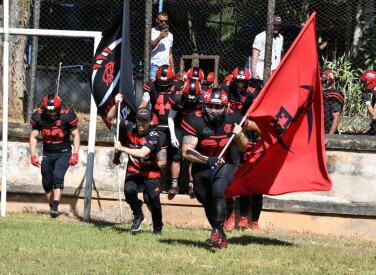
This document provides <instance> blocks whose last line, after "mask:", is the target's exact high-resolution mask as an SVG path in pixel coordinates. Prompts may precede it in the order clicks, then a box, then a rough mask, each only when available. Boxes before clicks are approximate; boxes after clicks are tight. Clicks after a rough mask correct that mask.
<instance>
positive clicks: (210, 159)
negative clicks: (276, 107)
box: [182, 88, 255, 249]
mask: <svg viewBox="0 0 376 275" xmlns="http://www.w3.org/2000/svg"><path fill="white" fill-rule="evenodd" d="M241 120H242V116H241V114H240V113H239V112H237V111H234V110H232V109H230V108H228V96H227V93H226V92H225V91H224V90H221V89H218V88H213V89H209V90H208V91H206V92H205V93H204V94H203V102H202V109H201V111H195V112H192V113H191V114H189V115H188V116H187V117H185V118H184V120H183V122H182V128H183V130H184V131H185V134H184V138H183V148H182V150H183V156H184V158H185V159H187V160H189V161H191V162H193V165H192V176H193V180H194V187H193V188H194V193H195V196H196V198H197V200H198V201H199V202H200V203H201V204H202V205H203V206H204V210H205V214H206V217H207V219H208V221H209V223H210V225H211V227H212V232H211V236H210V239H209V242H208V245H209V246H211V247H216V248H220V249H226V248H227V237H226V233H225V232H224V230H223V223H224V219H225V215H226V201H225V197H224V194H225V190H226V188H227V187H228V186H229V185H230V183H231V181H232V178H233V175H234V173H235V170H236V165H235V164H234V163H233V161H232V159H231V157H229V156H230V155H231V153H229V152H228V151H225V152H224V154H223V156H222V154H221V152H222V150H223V149H224V148H225V146H226V144H227V143H228V142H229V140H230V138H231V136H232V135H233V134H234V135H235V139H234V142H235V145H236V148H237V150H239V151H245V150H246V148H247V144H248V139H247V138H246V137H245V135H244V133H243V130H242V127H240V123H241ZM245 125H246V126H247V127H250V126H255V124H254V123H253V125H252V124H251V123H250V124H248V123H246V124H245ZM228 148H230V147H228Z"/></svg>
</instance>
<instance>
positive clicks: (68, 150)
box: [30, 94, 80, 218]
mask: <svg viewBox="0 0 376 275" xmlns="http://www.w3.org/2000/svg"><path fill="white" fill-rule="evenodd" d="M30 124H31V126H32V128H31V134H30V154H31V163H32V164H33V165H34V166H36V167H41V173H42V185H43V189H44V192H45V195H46V197H47V200H48V203H49V205H50V216H51V217H52V218H56V217H57V216H58V215H59V210H58V207H59V203H60V198H61V196H62V194H63V189H64V177H65V174H66V172H67V170H68V167H69V165H76V164H77V163H78V151H79V148H80V132H79V131H78V127H77V125H78V118H77V116H76V114H75V113H74V112H73V111H71V110H68V109H62V107H61V100H60V98H59V96H58V95H55V94H49V95H47V96H45V97H44V98H43V104H42V108H41V109H39V110H38V111H36V112H35V113H33V115H32V116H31V118H30ZM39 133H42V138H43V159H42V163H40V161H39V159H38V157H37V152H36V149H37V142H38V136H39ZM70 136H72V137H73V146H74V150H73V154H72V145H71V142H70V141H69V137H70Z"/></svg>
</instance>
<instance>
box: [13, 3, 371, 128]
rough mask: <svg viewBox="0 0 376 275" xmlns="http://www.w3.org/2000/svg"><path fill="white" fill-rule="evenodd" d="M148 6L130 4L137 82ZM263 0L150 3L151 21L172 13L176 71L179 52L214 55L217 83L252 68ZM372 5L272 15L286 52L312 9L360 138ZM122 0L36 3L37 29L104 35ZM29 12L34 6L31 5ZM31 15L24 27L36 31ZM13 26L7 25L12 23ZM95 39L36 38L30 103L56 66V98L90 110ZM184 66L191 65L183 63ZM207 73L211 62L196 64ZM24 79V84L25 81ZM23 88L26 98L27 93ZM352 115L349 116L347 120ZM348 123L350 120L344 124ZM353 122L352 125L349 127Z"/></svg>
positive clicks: (50, 86)
mask: <svg viewBox="0 0 376 275" xmlns="http://www.w3.org/2000/svg"><path fill="white" fill-rule="evenodd" d="M145 5H146V4H145V1H139V0H131V1H130V10H131V12H130V23H131V26H130V31H131V43H132V44H131V48H132V58H133V63H134V74H135V76H136V78H139V79H142V76H143V63H144V59H145V54H144V46H143V45H144V37H145V29H146V26H145ZM267 5H268V1H261V0H239V1H230V0H195V1H176V0H164V1H162V0H160V1H153V11H152V13H153V24H154V22H155V15H156V13H157V12H158V9H159V8H160V7H161V6H162V9H163V10H164V11H166V12H167V13H168V14H169V26H170V30H171V32H172V33H173V35H174V45H173V54H174V60H175V69H176V70H177V71H178V70H179V65H180V58H181V56H183V55H192V54H198V55H219V56H220V61H219V80H222V79H223V77H224V76H226V75H227V74H228V73H230V72H231V71H232V70H233V69H234V68H235V67H237V66H240V65H246V66H247V65H248V66H249V64H250V57H251V52H252V44H253V41H254V38H255V36H256V35H257V34H258V33H260V32H262V31H264V30H265V29H266V21H267V15H268V6H267ZM375 6H376V4H375V1H374V0H341V1H339V0H337V1H335V0H313V1H308V0H300V1H294V0H276V1H275V14H278V15H280V16H281V18H282V20H283V26H282V28H281V31H280V32H281V34H282V35H283V37H284V51H285V52H286V51H287V50H288V48H289V47H290V46H291V44H292V43H293V41H294V39H295V37H296V36H297V34H298V33H299V31H300V29H301V27H302V25H303V24H304V22H305V21H306V20H307V18H308V17H309V15H310V14H311V13H312V12H313V11H316V12H317V19H316V22H317V36H318V37H317V39H318V44H319V48H320V50H319V52H320V63H321V66H322V67H327V68H329V69H331V70H332V71H333V72H334V74H335V76H336V86H337V88H338V89H340V90H341V91H342V92H343V93H344V95H345V98H346V102H345V105H344V109H343V112H342V117H343V119H342V123H341V125H340V132H342V133H348V132H351V133H363V132H365V131H367V130H368V128H369V120H370V119H369V115H368V113H367V109H366V107H365V105H364V104H363V103H362V101H361V92H360V85H359V77H360V75H361V73H362V72H363V71H365V70H367V69H376V66H375V63H376V59H375V56H376V47H375V46H374V45H375V44H376V28H375V21H376V19H375V13H376V7H375ZM122 7H123V1H115V0H112V1H111V0H108V1H89V0H69V1H68V0H67V1H53V0H41V9H40V23H39V28H41V29H62V30H84V31H102V32H105V31H106V29H108V28H109V26H111V24H112V23H113V22H115V21H116V18H117V16H119V15H121V12H122ZM31 11H32V12H33V11H34V14H35V10H33V7H32V8H31ZM33 18H34V17H33V13H31V16H30V21H29V22H30V23H29V24H26V26H25V27H26V28H33ZM11 27H12V26H11ZM92 45H93V41H92V39H84V38H60V37H43V38H42V37H40V38H39V42H38V55H37V74H36V96H35V100H34V102H35V104H34V105H35V106H37V105H38V103H39V102H40V98H41V97H42V96H43V95H45V94H46V93H49V92H53V91H55V89H56V80H57V77H58V65H59V63H62V70H61V78H60V87H59V94H60V95H61V97H62V99H63V100H64V102H65V103H66V104H67V105H70V106H71V105H73V106H74V107H75V110H76V111H78V112H88V110H89V105H90V103H89V102H90V100H89V97H90V96H89V95H90V90H89V83H88V80H87V75H88V70H89V67H90V62H91V58H92V55H93V52H92ZM26 49H27V51H26V53H27V62H28V66H27V68H28V69H29V68H30V67H31V65H32V64H31V54H32V39H31V37H30V39H29V40H28V43H27V47H26ZM184 65H185V68H186V69H187V68H188V67H190V66H191V64H190V62H189V61H185V64H184ZM199 66H200V67H201V68H202V69H203V70H204V72H205V74H207V73H208V72H210V71H213V68H214V61H212V60H200V64H199ZM28 82H29V81H27V83H28ZM29 87H30V85H29V84H28V85H27V88H26V97H27V96H28V94H29V90H28V89H29ZM348 117H350V118H348ZM348 121H350V122H348ZM351 122H352V123H351Z"/></svg>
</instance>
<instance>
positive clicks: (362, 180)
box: [0, 123, 376, 237]
mask: <svg viewBox="0 0 376 275" xmlns="http://www.w3.org/2000/svg"><path fill="white" fill-rule="evenodd" d="M80 131H81V137H82V142H83V145H82V146H81V149H80V153H79V163H78V165H76V166H74V167H70V168H69V170H68V172H67V174H66V178H65V186H66V188H65V190H64V194H65V198H64V199H63V202H64V201H65V204H66V206H65V207H66V208H65V209H66V211H68V212H69V211H70V212H72V213H76V214H75V215H77V216H80V215H82V210H83V205H82V202H83V198H84V194H85V192H84V191H85V190H84V189H85V173H86V161H87V160H86V158H87V146H86V145H85V144H86V140H87V133H88V128H87V123H86V124H85V123H82V125H81V126H80ZM28 135H29V126H27V125H23V124H11V125H10V127H9V148H8V174H7V177H8V178H7V191H8V198H9V202H10V204H9V210H11V211H12V210H14V211H16V210H17V209H18V210H20V209H23V210H22V211H24V210H25V209H26V210H27V209H29V210H30V209H34V210H33V211H46V210H47V208H48V206H47V205H46V204H45V203H44V198H43V189H42V185H41V175H40V169H39V168H36V167H34V166H32V165H31V164H30V154H29V145H28ZM326 140H327V143H326V146H327V160H328V170H329V174H330V177H331V179H332V181H333V188H332V190H331V191H329V192H315V193H293V194H286V195H282V196H274V197H268V196H266V197H265V200H264V201H265V203H264V209H265V211H264V212H263V214H262V220H263V221H264V226H266V225H268V224H269V225H270V226H275V225H272V224H273V223H274V222H277V219H276V218H275V216H276V215H278V213H279V215H280V217H282V216H284V217H285V219H286V215H288V216H289V217H290V216H291V215H292V216H293V217H295V218H296V216H294V215H302V214H305V215H308V216H309V215H311V218H310V220H311V221H312V224H314V223H317V216H321V217H322V218H325V219H327V218H328V216H332V217H334V216H336V217H337V218H336V219H338V216H341V217H344V218H345V219H348V218H349V217H352V218H355V219H361V220H362V221H363V222H364V221H367V223H370V222H371V223H372V224H373V225H372V226H371V225H369V226H368V229H369V228H374V229H375V230H374V231H375V232H376V219H375V217H376V206H375V201H376V176H375V174H374V171H375V167H376V153H375V152H376V139H375V138H373V137H367V138H366V137H361V136H327V137H326ZM112 141H113V137H112V136H111V134H110V132H109V131H108V130H107V129H103V128H99V129H98V131H97V144H98V145H97V146H96V151H95V165H94V167H95V168H94V184H93V192H92V196H93V208H92V211H93V214H95V215H98V216H100V217H101V218H104V219H110V220H111V219H112V220H116V219H118V218H119V207H118V203H117V201H116V200H117V198H118V186H119V185H118V184H119V183H120V185H121V189H123V181H124V174H125V165H124V164H122V165H120V166H118V167H116V166H115V165H113V164H112V156H113V147H112V144H113V142H112ZM0 150H1V152H0V153H1V155H0V157H1V156H2V148H0ZM41 152H42V150H41V144H39V145H38V155H39V156H40V155H41ZM0 170H2V167H1V168H0ZM292 176H293V175H292ZM121 193H122V192H121ZM121 196H122V198H124V195H123V194H121ZM162 202H163V211H164V222H165V223H166V224H175V225H190V226H200V227H201V226H204V227H205V226H208V224H207V222H206V220H205V216H204V214H203V210H202V208H201V206H200V204H199V203H198V202H197V201H196V200H195V199H194V200H191V199H189V197H188V196H185V195H181V196H177V197H176V198H175V199H174V200H173V201H169V200H168V199H167V196H162ZM104 205H108V206H109V208H107V207H102V206H104ZM30 207H31V208H30ZM122 207H123V208H122V209H123V211H124V213H123V221H124V220H130V219H131V215H130V211H129V208H128V207H127V204H126V203H125V202H123V206H122ZM177 213H179V214H177ZM198 213H199V214H198ZM282 214H283V215H282ZM312 215H313V216H312ZM267 217H268V218H267ZM268 219H269V220H268ZM305 219H307V217H305V218H302V219H300V220H298V221H297V222H296V224H298V225H299V226H298V225H296V226H293V224H292V223H291V222H289V223H288V224H286V226H285V228H287V229H289V228H290V227H292V228H295V229H296V230H302V231H307V230H308V229H307V226H309V223H308V222H307V221H304V220H305ZM149 220H150V219H149ZM334 220H335V219H333V220H332V221H334ZM358 221H359V220H358ZM323 222H324V221H323ZM324 223H325V222H324ZM341 223H343V222H341ZM341 223H340V224H341ZM279 224H280V225H282V224H283V223H281V222H279ZM304 225H305V226H304ZM339 227H340V228H341V229H340V230H339V229H338V230H337V231H338V232H342V231H343V228H342V227H341V226H339ZM347 227H350V225H349V226H347ZM299 228H300V229H299ZM320 228H321V229H322V230H321V231H323V232H324V233H325V232H326V231H330V229H328V228H326V229H325V227H320ZM324 229H325V230H324ZM316 230H317V228H316ZM321 231H320V232H321ZM320 232H318V233H320ZM358 232H359V231H358ZM341 234H342V233H341ZM375 235H376V233H375ZM375 237H376V236H375Z"/></svg>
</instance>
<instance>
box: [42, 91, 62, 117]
mask: <svg viewBox="0 0 376 275" xmlns="http://www.w3.org/2000/svg"><path fill="white" fill-rule="evenodd" d="M42 106H43V117H44V118H45V119H46V120H48V121H55V120H57V119H58V118H59V116H60V110H61V100H60V97H59V96H58V95H56V94H49V95H46V96H45V97H44V98H43V105H42Z"/></svg>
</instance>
